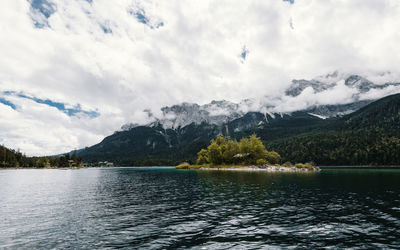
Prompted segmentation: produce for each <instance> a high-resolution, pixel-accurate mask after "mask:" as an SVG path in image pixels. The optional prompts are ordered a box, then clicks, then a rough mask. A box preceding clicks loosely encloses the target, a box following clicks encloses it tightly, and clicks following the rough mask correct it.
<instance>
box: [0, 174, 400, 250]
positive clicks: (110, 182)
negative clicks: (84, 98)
mask: <svg viewBox="0 0 400 250" xmlns="http://www.w3.org/2000/svg"><path fill="white" fill-rule="evenodd" d="M0 185H1V186H0V222H1V223H0V248H10V249H20V248H25V249H32V248H46V249H48V248H58V249H60V248H74V249H75V248H80V249H85V248H87V249H93V248H145V249H147V248H150V249H191V248H192V249H199V248H202V249H231V248H235V247H236V248H242V249H243V248H244V249H259V248H273V247H277V248H290V247H296V248H305V249H310V248H318V247H334V248H357V247H360V248H400V170H396V169H392V170H373V169H368V170H349V169H341V170H335V169H330V170H324V171H321V172H319V173H308V174H303V173H265V172H237V171H234V172H229V171H221V172H218V171H194V170H193V171H192V170H189V171H188V170H175V169H170V168H145V169H143V168H110V169H105V168H104V169H80V170H0Z"/></svg>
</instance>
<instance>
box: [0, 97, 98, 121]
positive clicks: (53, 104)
mask: <svg viewBox="0 0 400 250" xmlns="http://www.w3.org/2000/svg"><path fill="white" fill-rule="evenodd" d="M3 94H5V95H13V96H17V97H20V98H25V99H29V100H32V101H35V102H37V103H40V104H45V105H48V106H51V107H54V108H56V109H58V110H60V111H62V112H63V113H65V114H67V115H68V116H77V115H79V114H85V115H87V116H89V117H91V118H96V117H98V116H99V115H100V114H99V113H98V112H97V111H88V110H83V109H82V107H81V105H80V104H77V105H75V106H73V107H72V108H67V107H66V104H64V103H61V102H54V101H52V100H50V99H40V98H37V97H31V96H27V95H25V94H22V93H16V92H13V91H5V92H3ZM1 100H2V99H0V102H2V101H1ZM2 103H3V102H2ZM6 105H8V106H10V105H9V104H6ZM11 105H13V106H10V107H12V108H13V107H14V109H15V105H14V104H12V103H11Z"/></svg>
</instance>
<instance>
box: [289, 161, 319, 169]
mask: <svg viewBox="0 0 400 250" xmlns="http://www.w3.org/2000/svg"><path fill="white" fill-rule="evenodd" d="M294 167H295V168H300V169H301V168H304V169H314V168H315V166H314V164H312V163H310V162H307V163H296V165H294Z"/></svg>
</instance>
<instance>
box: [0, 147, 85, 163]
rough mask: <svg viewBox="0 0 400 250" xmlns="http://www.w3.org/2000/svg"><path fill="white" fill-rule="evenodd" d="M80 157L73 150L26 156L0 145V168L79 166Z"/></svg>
mask: <svg viewBox="0 0 400 250" xmlns="http://www.w3.org/2000/svg"><path fill="white" fill-rule="evenodd" d="M81 164H82V158H81V157H79V156H77V153H76V152H74V153H73V154H72V155H70V154H69V153H67V154H64V155H62V156H41V157H28V156H26V155H25V154H23V153H21V152H19V151H16V150H12V149H8V148H6V147H4V146H0V168H50V167H52V168H68V167H80V166H81Z"/></svg>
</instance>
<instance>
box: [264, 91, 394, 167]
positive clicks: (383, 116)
mask: <svg viewBox="0 0 400 250" xmlns="http://www.w3.org/2000/svg"><path fill="white" fill-rule="evenodd" d="M399 110H400V94H396V95H392V96H388V97H385V98H383V99H381V100H378V101H376V102H373V103H371V104H369V105H367V106H366V107H364V108H362V109H360V110H358V111H357V112H354V113H352V114H349V115H347V116H344V117H342V118H340V119H337V120H330V121H327V123H326V124H324V126H321V127H319V128H316V129H314V130H312V131H310V132H307V133H301V134H299V135H296V136H289V137H286V138H281V139H278V140H274V141H269V142H267V145H268V147H269V148H272V149H274V150H276V151H277V152H278V153H280V154H281V155H282V156H283V158H284V160H289V161H293V162H305V161H315V162H316V163H317V164H319V165H398V164H400V112H399Z"/></svg>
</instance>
